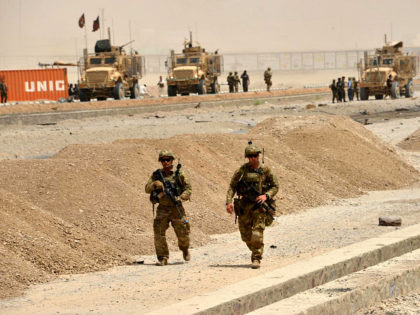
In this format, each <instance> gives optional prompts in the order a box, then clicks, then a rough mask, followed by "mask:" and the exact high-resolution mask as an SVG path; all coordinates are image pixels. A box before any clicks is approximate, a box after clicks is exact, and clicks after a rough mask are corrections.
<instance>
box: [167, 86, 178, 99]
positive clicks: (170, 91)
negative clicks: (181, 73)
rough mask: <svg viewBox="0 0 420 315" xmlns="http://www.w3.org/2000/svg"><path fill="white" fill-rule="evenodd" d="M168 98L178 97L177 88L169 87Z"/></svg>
mask: <svg viewBox="0 0 420 315" xmlns="http://www.w3.org/2000/svg"><path fill="white" fill-rule="evenodd" d="M168 96H176V86H173V85H168Z"/></svg>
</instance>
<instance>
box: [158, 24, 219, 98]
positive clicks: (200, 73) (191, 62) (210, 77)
mask: <svg viewBox="0 0 420 315" xmlns="http://www.w3.org/2000/svg"><path fill="white" fill-rule="evenodd" d="M195 43H196V45H195V46H194V44H193V40H192V33H191V32H190V40H189V41H185V42H184V49H183V50H182V53H181V54H175V52H174V51H173V50H172V51H171V56H170V58H169V60H168V61H167V62H166V65H167V67H168V77H167V79H166V80H167V85H168V96H176V95H177V94H181V95H189V94H190V93H198V94H206V93H212V94H215V93H218V92H219V90H220V86H219V83H218V82H217V78H218V76H219V75H220V74H221V73H222V67H223V57H222V56H221V55H219V54H218V52H217V51H215V52H214V53H209V52H207V51H206V50H205V49H204V48H202V47H201V45H200V44H199V43H198V42H195Z"/></svg>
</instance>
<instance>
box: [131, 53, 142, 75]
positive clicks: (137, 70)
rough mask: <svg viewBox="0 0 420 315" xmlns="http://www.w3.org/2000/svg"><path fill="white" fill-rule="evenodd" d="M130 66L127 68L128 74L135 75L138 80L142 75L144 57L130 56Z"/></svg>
mask: <svg viewBox="0 0 420 315" xmlns="http://www.w3.org/2000/svg"><path fill="white" fill-rule="evenodd" d="M130 60H131V65H130V68H129V72H130V74H131V75H137V76H138V79H140V78H141V77H142V76H143V74H144V57H143V56H138V55H133V56H130Z"/></svg>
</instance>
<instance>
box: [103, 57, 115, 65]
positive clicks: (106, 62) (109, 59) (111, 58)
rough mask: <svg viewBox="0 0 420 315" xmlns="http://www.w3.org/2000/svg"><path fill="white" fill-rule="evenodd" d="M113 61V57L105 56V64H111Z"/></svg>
mask: <svg viewBox="0 0 420 315" xmlns="http://www.w3.org/2000/svg"><path fill="white" fill-rule="evenodd" d="M114 62H115V57H109V58H105V64H107V65H109V64H113V63H114Z"/></svg>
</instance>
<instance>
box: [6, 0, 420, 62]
mask: <svg viewBox="0 0 420 315" xmlns="http://www.w3.org/2000/svg"><path fill="white" fill-rule="evenodd" d="M346 4H348V5H346ZM101 9H103V14H104V17H105V21H101V24H102V25H101V27H103V25H104V24H105V27H108V26H109V27H112V31H111V33H112V34H113V35H114V38H113V40H114V42H115V43H117V44H123V43H126V42H128V41H129V39H130V32H129V25H130V24H131V37H132V39H135V42H134V43H133V48H135V49H137V50H138V51H139V52H140V53H145V54H166V53H168V52H169V50H170V49H171V48H172V49H175V50H176V51H179V50H181V48H182V43H183V40H184V39H185V38H187V37H188V36H189V30H191V31H193V36H194V38H195V39H198V40H199V41H200V43H201V44H202V46H203V47H205V48H207V49H208V50H215V49H217V48H219V51H220V52H221V53H223V52H281V51H302V50H341V49H355V48H357V49H368V48H374V47H378V46H380V45H381V44H382V43H383V38H384V34H385V33H387V34H388V38H390V36H391V32H392V39H393V40H404V44H405V46H420V18H419V15H420V0H351V1H342V0H340V1H339V0H292V1H282V0H213V1H210V0H196V1H193V0H170V1H169V0H167V1H163V0H154V1H150V0H138V1H134V0H133V1H128V0H119V1H115V0H114V1H111V0H102V1H97V0H72V1H69V0H0V42H1V46H0V57H7V56H11V55H16V54H17V55H26V56H27V55H43V56H47V55H52V54H53V55H76V54H78V55H79V56H80V55H81V54H82V49H83V48H84V47H85V39H84V38H85V37H84V30H82V29H80V28H79V26H78V19H79V17H80V16H81V15H82V13H84V14H85V17H86V26H87V30H88V32H87V33H88V48H89V50H90V51H92V48H93V45H94V43H95V41H96V40H97V39H99V38H100V32H99V31H98V32H95V33H93V32H92V23H93V20H94V19H95V18H96V17H97V16H98V15H99V16H101ZM104 33H105V34H106V31H105V32H104Z"/></svg>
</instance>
